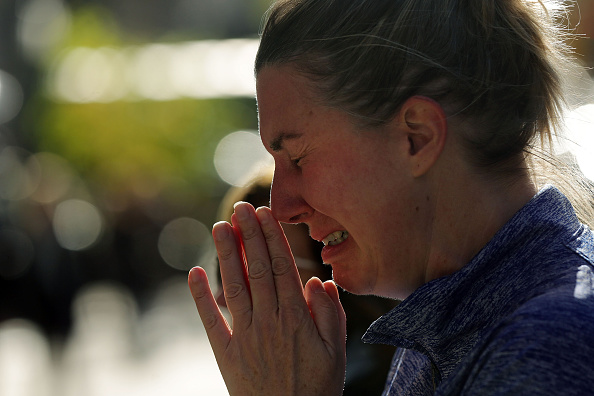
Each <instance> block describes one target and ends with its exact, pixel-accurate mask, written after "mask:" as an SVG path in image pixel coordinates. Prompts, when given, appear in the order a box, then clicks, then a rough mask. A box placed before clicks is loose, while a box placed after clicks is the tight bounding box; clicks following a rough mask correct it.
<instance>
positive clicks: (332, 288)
mask: <svg viewBox="0 0 594 396" xmlns="http://www.w3.org/2000/svg"><path fill="white" fill-rule="evenodd" d="M324 290H326V293H327V294H328V296H330V298H331V299H332V302H333V303H334V306H335V307H336V312H337V314H338V323H339V330H340V339H341V340H346V321H347V318H346V313H345V312H344V307H343V306H342V303H341V302H340V296H339V294H338V288H337V287H336V283H334V281H331V280H329V281H326V282H324Z"/></svg>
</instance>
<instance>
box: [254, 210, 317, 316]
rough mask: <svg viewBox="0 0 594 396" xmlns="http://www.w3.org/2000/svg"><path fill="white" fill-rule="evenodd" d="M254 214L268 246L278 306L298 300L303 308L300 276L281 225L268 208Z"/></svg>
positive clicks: (291, 303)
mask: <svg viewBox="0 0 594 396" xmlns="http://www.w3.org/2000/svg"><path fill="white" fill-rule="evenodd" d="M256 214H257V216H258V219H259V220H260V224H261V226H262V232H263V233H264V238H265V239H266V244H267V246H268V254H269V256H270V262H271V268H272V273H273V275H274V282H275V285H276V295H277V299H278V304H279V307H282V305H283V304H289V305H291V306H293V307H294V306H295V302H296V301H299V300H300V301H303V305H304V309H305V308H306V306H305V301H304V300H303V286H302V284H301V278H299V271H298V270H297V266H296V265H295V260H294V259H293V254H292V253H291V249H290V248H289V244H288V242H287V239H286V238H285V234H284V232H283V229H282V227H281V225H280V224H279V222H278V221H277V220H276V219H275V218H274V216H273V215H272V212H271V211H270V209H269V208H266V207H261V208H258V210H257V211H256Z"/></svg>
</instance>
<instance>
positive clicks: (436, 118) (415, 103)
mask: <svg viewBox="0 0 594 396" xmlns="http://www.w3.org/2000/svg"><path fill="white" fill-rule="evenodd" d="M400 114H401V116H402V117H403V118H404V120H403V121H404V124H405V129H406V134H407V138H408V142H409V160H410V165H411V168H410V169H411V171H412V173H413V176H415V177H419V176H422V175H424V174H425V173H427V172H428V171H429V170H430V169H431V167H432V166H433V165H434V164H435V162H436V161H437V159H438V158H439V155H440V154H441V152H442V151H443V148H444V146H445V142H446V137H447V130H448V123H447V118H446V115H445V112H444V111H443V108H442V107H441V105H440V104H439V103H437V102H436V101H434V100H433V99H430V98H427V97H424V96H413V97H411V98H409V99H408V100H407V101H406V102H405V103H404V105H403V106H402V109H401V112H400Z"/></svg>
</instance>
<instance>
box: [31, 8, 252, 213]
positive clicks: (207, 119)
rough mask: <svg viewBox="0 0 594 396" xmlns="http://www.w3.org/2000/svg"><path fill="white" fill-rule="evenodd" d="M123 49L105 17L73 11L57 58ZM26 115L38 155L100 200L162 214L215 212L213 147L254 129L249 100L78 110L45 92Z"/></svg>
mask: <svg viewBox="0 0 594 396" xmlns="http://www.w3.org/2000/svg"><path fill="white" fill-rule="evenodd" d="M124 41H125V40H124V39H122V31H121V30H120V29H119V28H118V26H117V24H116V23H115V22H114V20H113V18H112V17H111V16H110V14H109V13H108V12H107V11H106V10H104V9H102V8H98V7H96V6H94V7H83V8H80V9H77V10H75V11H73V14H72V24H71V29H70V32H69V34H68V36H67V37H65V38H64V40H63V43H62V44H61V45H60V46H59V48H56V49H55V50H54V51H52V56H53V57H54V59H56V58H57V57H58V56H59V54H61V53H62V51H64V50H65V49H68V48H72V47H81V46H84V47H102V46H110V47H114V48H117V47H122V46H124V45H130V42H126V43H125V44H124ZM51 61H52V59H50V60H49V62H48V65H51V63H52V62H51ZM48 70H49V66H48ZM45 72H46V74H47V70H46V71H45ZM24 112H25V113H26V116H25V117H23V118H24V120H26V121H25V123H26V125H25V127H26V128H25V129H26V130H28V131H30V133H31V135H32V136H31V140H32V141H34V142H35V144H36V146H37V149H38V150H40V151H49V152H52V153H55V154H58V155H60V156H62V157H63V158H65V159H66V160H68V161H69V162H70V163H71V164H72V165H73V166H74V168H75V170H76V171H77V172H78V173H79V174H80V175H81V176H82V177H83V178H84V179H85V181H86V182H87V183H89V184H90V185H91V186H93V189H94V190H95V191H98V194H99V195H102V194H103V195H108V196H110V197H112V198H111V199H114V198H113V197H115V199H120V200H127V201H130V200H131V201H134V200H135V199H136V198H134V197H139V199H152V198H154V197H156V196H158V197H159V199H160V204H161V205H165V206H167V205H169V206H175V205H177V206H180V205H181V206H187V207H191V206H192V205H191V204H190V202H200V203H199V204H198V205H202V206H204V205H206V207H212V208H214V207H216V205H217V204H218V198H219V196H220V195H221V194H222V193H223V192H224V191H225V190H226V189H227V185H226V184H224V183H223V182H222V181H221V180H220V179H219V178H218V176H217V175H216V172H215V169H214V165H213V154H214V149H215V147H216V144H217V143H218V141H219V140H220V139H221V138H222V137H224V136H225V135H226V134H228V133H230V132H233V131H236V130H246V129H252V130H255V129H257V114H256V104H255V99H250V98H246V99H211V100H193V99H180V100H174V101H164V102H156V101H148V100H144V101H118V102H112V103H89V104H75V103H60V102H57V101H54V100H52V99H51V98H49V97H47V96H45V94H44V92H41V91H40V92H38V93H37V94H35V95H34V98H32V100H30V101H29V104H28V106H27V108H26V109H25V110H24ZM118 197H119V198H118ZM130 197H132V199H130ZM209 199H210V201H212V202H207V203H206V204H204V202H205V201H208V200H209ZM182 211H183V210H182ZM210 211H211V212H212V210H210ZM210 220H212V219H205V221H210Z"/></svg>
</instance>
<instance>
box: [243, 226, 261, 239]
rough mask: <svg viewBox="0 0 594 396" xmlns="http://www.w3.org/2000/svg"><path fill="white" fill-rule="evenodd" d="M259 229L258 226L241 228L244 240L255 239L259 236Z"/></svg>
mask: <svg viewBox="0 0 594 396" xmlns="http://www.w3.org/2000/svg"><path fill="white" fill-rule="evenodd" d="M258 233H259V230H258V228H256V227H245V228H242V229H241V236H242V237H243V239H244V240H250V239H254V238H255V237H257V236H258Z"/></svg>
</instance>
